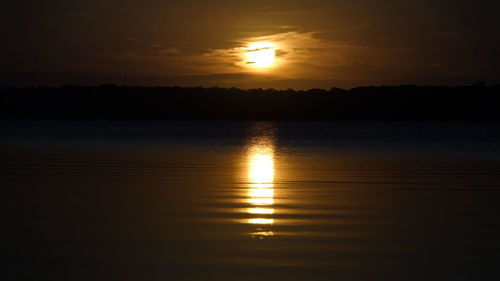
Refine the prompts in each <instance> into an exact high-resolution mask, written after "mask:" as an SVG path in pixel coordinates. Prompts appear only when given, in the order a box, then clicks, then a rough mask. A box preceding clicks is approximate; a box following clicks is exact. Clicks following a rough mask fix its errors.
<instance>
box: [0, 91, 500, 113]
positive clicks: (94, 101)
mask: <svg viewBox="0 0 500 281" xmlns="http://www.w3.org/2000/svg"><path fill="white" fill-rule="evenodd" d="M498 105H500V86H499V85H495V86H485V85H484V84H481V83H479V84H475V85H473V86H457V87H448V86H411V85H408V86H380V87H359V88H354V89H351V90H344V89H339V88H332V89H330V90H328V91H327V90H323V89H311V90H309V91H295V90H292V89H288V90H274V89H267V90H265V89H251V90H242V89H236V88H217V87H212V88H202V87H176V86H174V87H120V86H114V85H103V86H100V87H80V86H63V87H58V88H48V87H37V88H5V89H3V90H0V119H3V120H30V119H31V120H246V121H258V120H274V121H294V120H297V121H298V120H301V121H424V122H433V121H440V122H450V121H451V122H453V121H459V122H463V121H472V122H499V121H500V110H498Z"/></svg>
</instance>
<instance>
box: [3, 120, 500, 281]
mask: <svg viewBox="0 0 500 281" xmlns="http://www.w3.org/2000/svg"><path fill="white" fill-rule="evenodd" d="M0 145H1V147H0V159H1V163H0V186H1V190H2V197H1V198H2V199H1V211H2V212H1V214H2V221H3V227H2V231H1V234H0V238H1V245H2V256H3V257H4V262H3V263H4V266H6V267H7V268H8V270H6V271H5V272H4V273H3V277H2V279H4V278H6V280H498V278H499V277H500V274H499V269H498V263H499V261H500V253H499V251H500V236H499V235H500V223H499V221H500V126H498V125H496V124H473V123H447V124H419V123H385V124H384V123H312V122H311V123H291V122H288V123H286V122H285V123H273V122H254V123H238V122H234V123H233V122H97V121H95V122H90V121H86V122H56V121H44V122H35V121H16V122H12V121H11V122H3V123H0Z"/></svg>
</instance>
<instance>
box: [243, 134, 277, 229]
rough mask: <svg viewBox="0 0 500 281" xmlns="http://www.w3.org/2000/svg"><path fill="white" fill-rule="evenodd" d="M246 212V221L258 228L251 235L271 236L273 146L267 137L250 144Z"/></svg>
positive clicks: (272, 222)
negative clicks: (247, 217) (249, 216)
mask: <svg viewBox="0 0 500 281" xmlns="http://www.w3.org/2000/svg"><path fill="white" fill-rule="evenodd" d="M248 157H249V158H248V192H247V203H248V205H249V208H248V209H247V212H248V214H249V215H251V216H252V218H249V219H248V220H247V223H250V224H254V225H256V226H258V228H257V229H256V230H255V231H254V232H252V236H253V237H258V238H261V239H262V238H263V237H264V236H273V235H274V233H273V232H272V231H271V226H272V225H273V224H274V219H273V218H272V217H271V215H273V214H274V212H275V210H274V208H273V204H274V183H273V182H274V147H273V144H272V142H271V140H270V139H269V138H266V137H261V138H259V139H258V142H257V143H256V144H254V145H251V146H250V148H249V154H248Z"/></svg>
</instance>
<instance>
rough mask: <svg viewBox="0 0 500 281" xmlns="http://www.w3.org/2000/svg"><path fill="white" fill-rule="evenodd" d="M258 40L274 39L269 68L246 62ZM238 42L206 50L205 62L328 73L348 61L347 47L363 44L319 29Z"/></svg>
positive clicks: (231, 68)
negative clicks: (332, 37) (341, 39)
mask: <svg viewBox="0 0 500 281" xmlns="http://www.w3.org/2000/svg"><path fill="white" fill-rule="evenodd" d="M255 42H268V43H272V44H273V45H274V48H275V57H276V59H275V61H274V63H273V65H272V67H270V68H264V69H259V68H255V67H254V66H252V64H249V63H248V62H247V57H246V53H247V52H248V50H249V45H250V44H251V43H255ZM234 45H235V46H234V47H232V48H226V49H210V50H208V51H207V52H205V53H204V54H203V57H204V61H203V63H204V64H205V65H212V66H213V69H217V70H218V71H219V72H225V73H232V72H269V73H273V74H275V75H279V76H281V77H294V76H296V77H304V75H305V76H306V77H307V76H314V77H317V76H318V75H322V76H328V75H330V74H331V73H329V72H328V71H325V69H327V68H329V67H330V68H331V67H332V66H335V65H342V64H344V63H345V62H344V61H345V58H344V57H343V56H344V55H345V54H346V50H351V49H353V48H361V47H359V46H352V45H349V44H346V43H339V42H331V41H328V40H325V39H322V38H320V37H319V35H318V33H316V32H299V31H288V32H281V33H275V34H270V35H266V36H258V37H248V38H242V39H238V40H235V44H234Z"/></svg>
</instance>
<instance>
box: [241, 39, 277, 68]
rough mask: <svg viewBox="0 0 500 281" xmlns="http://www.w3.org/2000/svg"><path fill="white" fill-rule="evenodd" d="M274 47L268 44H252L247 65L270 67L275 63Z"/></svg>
mask: <svg viewBox="0 0 500 281" xmlns="http://www.w3.org/2000/svg"><path fill="white" fill-rule="evenodd" d="M274 57H275V52H274V45H273V44H271V43H267V42H256V43H251V44H250V45H249V46H248V50H247V63H248V64H249V65H253V66H255V67H268V66H271V65H272V64H273V62H274Z"/></svg>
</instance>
